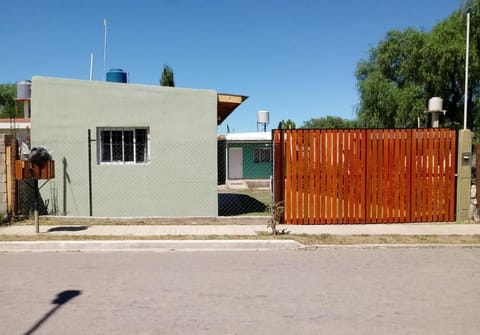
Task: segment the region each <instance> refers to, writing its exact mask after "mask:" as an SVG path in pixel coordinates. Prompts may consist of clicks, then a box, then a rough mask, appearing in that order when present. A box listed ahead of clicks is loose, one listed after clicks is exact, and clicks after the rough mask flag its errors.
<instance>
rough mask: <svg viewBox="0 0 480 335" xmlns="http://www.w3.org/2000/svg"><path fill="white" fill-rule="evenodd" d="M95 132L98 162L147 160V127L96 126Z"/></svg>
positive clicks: (140, 161) (128, 162) (135, 162)
mask: <svg viewBox="0 0 480 335" xmlns="http://www.w3.org/2000/svg"><path fill="white" fill-rule="evenodd" d="M97 134H98V135H97V139H99V140H98V141H97V144H98V153H99V154H98V160H99V163H100V164H108V163H117V164H144V163H147V162H148V160H149V152H148V142H149V136H148V135H149V134H148V128H98V131H97Z"/></svg>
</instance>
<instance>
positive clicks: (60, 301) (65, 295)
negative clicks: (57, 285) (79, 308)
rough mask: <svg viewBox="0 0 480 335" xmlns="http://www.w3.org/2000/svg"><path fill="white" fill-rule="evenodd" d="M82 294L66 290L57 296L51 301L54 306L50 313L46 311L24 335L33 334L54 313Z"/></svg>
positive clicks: (77, 291)
mask: <svg viewBox="0 0 480 335" xmlns="http://www.w3.org/2000/svg"><path fill="white" fill-rule="evenodd" d="M80 294H82V291H79V290H67V291H63V292H60V293H59V294H57V297H56V298H55V299H54V300H53V301H52V304H54V305H56V306H55V307H53V308H52V309H51V310H50V311H48V312H47V313H46V314H45V315H44V316H43V317H42V318H41V319H40V320H38V321H37V323H35V324H34V325H33V327H32V328H30V329H29V330H28V331H27V332H26V333H24V335H31V334H33V333H34V332H35V331H36V330H37V329H38V328H40V327H41V326H42V324H43V323H44V322H45V321H47V320H48V318H50V317H51V316H52V315H53V314H55V312H56V311H57V310H58V309H59V308H60V307H62V306H63V305H64V304H66V303H67V302H69V301H70V300H72V299H73V298H75V297H76V296H78V295H80Z"/></svg>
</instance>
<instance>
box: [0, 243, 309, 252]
mask: <svg viewBox="0 0 480 335" xmlns="http://www.w3.org/2000/svg"><path fill="white" fill-rule="evenodd" d="M300 249H305V246H304V245H303V244H301V243H298V242H296V241H293V240H281V241H280V240H220V241H216V240H199V241H196V240H185V241H176V240H158V241H156V240H155V241H154V240H125V241H31V242H30V241H29V242H27V241H14V242H0V252H80V251H82V252H89V251H95V252H98V251H155V252H166V251H234V250H237V251H264V250H300Z"/></svg>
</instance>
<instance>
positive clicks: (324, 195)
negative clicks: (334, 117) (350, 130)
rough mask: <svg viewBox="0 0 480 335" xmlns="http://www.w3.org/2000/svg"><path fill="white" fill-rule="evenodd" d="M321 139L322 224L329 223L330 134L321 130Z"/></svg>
mask: <svg viewBox="0 0 480 335" xmlns="http://www.w3.org/2000/svg"><path fill="white" fill-rule="evenodd" d="M320 132H321V138H322V178H321V179H322V180H321V183H322V195H321V197H322V198H321V202H322V205H321V208H320V210H321V212H322V223H327V221H328V202H327V198H328V164H327V156H328V134H327V132H326V131H324V130H321V131H320Z"/></svg>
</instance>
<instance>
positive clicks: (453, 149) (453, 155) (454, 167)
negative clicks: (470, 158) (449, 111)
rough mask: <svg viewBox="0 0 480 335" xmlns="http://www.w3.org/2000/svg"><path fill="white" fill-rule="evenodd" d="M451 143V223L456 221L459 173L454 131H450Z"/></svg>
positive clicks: (449, 197) (449, 198)
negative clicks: (456, 190)
mask: <svg viewBox="0 0 480 335" xmlns="http://www.w3.org/2000/svg"><path fill="white" fill-rule="evenodd" d="M449 140H450V141H449V143H450V145H451V148H450V164H449V167H450V169H449V172H450V173H449V175H450V176H451V177H450V178H449V180H450V181H451V182H450V183H449V192H448V193H449V196H448V198H447V199H448V200H449V209H450V210H449V213H450V219H449V221H455V177H454V176H455V173H456V172H457V159H456V155H457V133H456V132H455V131H453V130H451V131H450V138H449Z"/></svg>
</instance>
